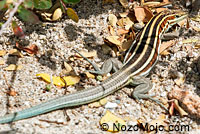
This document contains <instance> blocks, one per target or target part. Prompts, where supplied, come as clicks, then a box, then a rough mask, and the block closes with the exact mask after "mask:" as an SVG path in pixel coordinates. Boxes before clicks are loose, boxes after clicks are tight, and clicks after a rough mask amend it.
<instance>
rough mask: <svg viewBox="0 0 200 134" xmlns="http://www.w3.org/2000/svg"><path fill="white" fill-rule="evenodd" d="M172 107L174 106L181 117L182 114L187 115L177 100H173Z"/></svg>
mask: <svg viewBox="0 0 200 134" xmlns="http://www.w3.org/2000/svg"><path fill="white" fill-rule="evenodd" d="M174 104H175V105H174V107H175V109H176V110H177V111H178V112H179V113H180V115H181V117H183V116H187V115H188V113H186V112H185V111H184V110H183V109H182V108H181V107H180V106H179V104H178V100H176V99H175V100H174Z"/></svg>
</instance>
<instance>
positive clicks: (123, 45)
mask: <svg viewBox="0 0 200 134" xmlns="http://www.w3.org/2000/svg"><path fill="white" fill-rule="evenodd" d="M132 43H133V40H132V39H130V40H128V41H126V42H123V43H122V50H123V51H125V50H127V49H129V48H130V46H131V45H132Z"/></svg>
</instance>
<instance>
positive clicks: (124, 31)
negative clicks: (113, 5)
mask: <svg viewBox="0 0 200 134" xmlns="http://www.w3.org/2000/svg"><path fill="white" fill-rule="evenodd" d="M128 32H129V30H125V29H123V28H120V29H118V30H117V35H121V34H126V33H128Z"/></svg>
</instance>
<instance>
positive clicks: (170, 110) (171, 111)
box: [169, 101, 175, 116]
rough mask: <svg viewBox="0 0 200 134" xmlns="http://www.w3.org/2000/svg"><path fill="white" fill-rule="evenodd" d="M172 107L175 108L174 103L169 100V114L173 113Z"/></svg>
mask: <svg viewBox="0 0 200 134" xmlns="http://www.w3.org/2000/svg"><path fill="white" fill-rule="evenodd" d="M174 109H175V104H174V101H172V102H171V105H170V107H169V115H171V116H172V115H174Z"/></svg>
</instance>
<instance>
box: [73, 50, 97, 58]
mask: <svg viewBox="0 0 200 134" xmlns="http://www.w3.org/2000/svg"><path fill="white" fill-rule="evenodd" d="M80 53H81V54H82V55H83V56H85V57H87V58H89V57H96V56H97V51H90V52H86V51H80ZM76 56H78V57H81V58H82V56H80V55H79V54H76Z"/></svg>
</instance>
